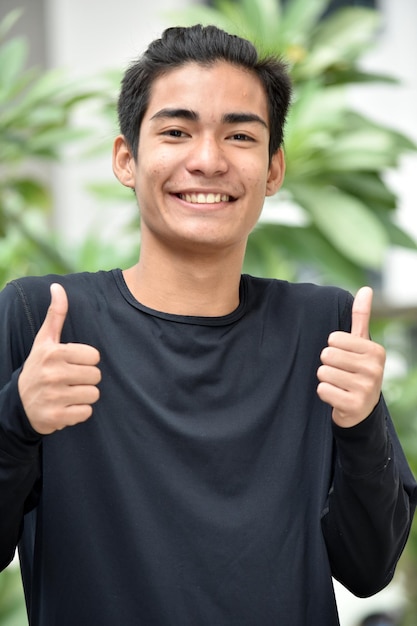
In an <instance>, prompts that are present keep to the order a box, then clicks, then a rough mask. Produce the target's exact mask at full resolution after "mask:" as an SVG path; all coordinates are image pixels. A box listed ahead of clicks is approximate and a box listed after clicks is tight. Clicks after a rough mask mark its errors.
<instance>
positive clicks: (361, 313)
mask: <svg viewBox="0 0 417 626" xmlns="http://www.w3.org/2000/svg"><path fill="white" fill-rule="evenodd" d="M372 296H373V291H372V289H371V287H361V288H360V289H359V291H358V293H357V294H356V296H355V299H354V301H353V306H352V328H351V331H350V332H351V334H352V335H356V336H357V337H363V338H364V339H369V321H370V319H371V310H372Z"/></svg>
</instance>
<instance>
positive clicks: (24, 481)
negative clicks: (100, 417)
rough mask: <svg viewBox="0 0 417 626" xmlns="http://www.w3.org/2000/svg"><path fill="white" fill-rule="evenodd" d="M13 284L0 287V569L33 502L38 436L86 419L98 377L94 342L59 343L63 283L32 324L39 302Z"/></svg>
mask: <svg viewBox="0 0 417 626" xmlns="http://www.w3.org/2000/svg"><path fill="white" fill-rule="evenodd" d="M17 286H18V285H17ZM18 287H19V289H18V290H16V289H15V287H13V286H9V287H7V288H6V289H5V290H4V291H3V292H2V293H1V294H0V310H1V316H0V320H1V322H0V339H1V346H2V359H1V364H0V568H4V567H6V566H7V565H8V563H9V562H10V560H11V559H12V558H13V555H14V551H15V547H16V543H17V542H18V540H19V536H20V533H21V527H22V523H23V515H24V513H25V512H26V511H27V510H29V509H30V508H31V507H33V506H35V505H36V494H37V491H38V485H39V482H40V480H39V479H40V472H41V470H40V465H41V462H40V447H41V441H42V436H44V435H49V434H52V433H53V432H54V431H56V430H61V429H62V428H65V427H66V426H72V425H74V424H78V423H79V422H82V421H85V420H86V419H88V418H89V417H90V415H91V413H92V408H91V404H92V403H94V402H96V400H97V399H98V396H99V391H98V388H97V384H98V383H99V381H100V378H101V374H100V370H99V369H98V368H97V367H96V365H97V363H98V361H99V354H98V352H97V350H96V349H95V348H93V347H92V346H88V345H83V344H77V343H68V344H63V343H61V331H62V328H63V325H64V322H65V319H66V316H67V312H68V301H67V296H66V292H65V290H64V289H63V288H62V287H61V286H60V285H57V284H55V285H53V287H52V289H51V303H50V306H49V309H48V311H47V313H46V316H45V319H44V321H43V323H42V325H41V326H40V328H39V323H35V322H34V319H39V317H40V316H41V317H42V311H44V307H43V305H42V307H41V309H42V311H38V310H36V311H32V310H31V307H30V303H29V301H28V299H27V298H26V296H25V295H24V293H23V291H22V288H21V287H20V286H18ZM36 306H37V305H34V308H36Z"/></svg>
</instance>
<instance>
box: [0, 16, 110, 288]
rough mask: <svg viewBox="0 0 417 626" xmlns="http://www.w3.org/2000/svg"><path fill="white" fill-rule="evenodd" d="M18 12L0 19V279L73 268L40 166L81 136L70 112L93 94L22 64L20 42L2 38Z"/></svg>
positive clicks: (95, 95)
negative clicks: (57, 232)
mask: <svg viewBox="0 0 417 626" xmlns="http://www.w3.org/2000/svg"><path fill="white" fill-rule="evenodd" d="M19 16H20V11H18V10H16V11H13V12H12V13H10V14H9V15H7V16H6V18H4V20H3V21H2V22H1V23H0V145H1V153H2V159H1V164H0V243H1V245H0V285H3V284H4V283H5V282H6V281H7V280H9V279H10V278H11V277H13V276H16V275H25V274H29V273H31V274H39V273H45V272H48V271H56V272H69V271H73V270H74V269H75V265H74V263H73V262H72V261H71V260H70V255H68V254H65V252H63V251H62V250H63V248H64V246H62V245H57V238H56V235H55V234H54V232H53V228H52V225H51V213H52V204H53V199H52V193H51V188H50V184H49V182H48V170H47V168H48V166H49V165H50V164H51V163H54V162H56V161H58V160H60V159H61V156H62V150H63V148H64V147H66V146H69V145H70V144H71V145H72V144H74V143H75V142H77V143H78V144H80V143H81V142H83V141H85V140H86V139H87V137H88V136H89V132H87V131H86V130H84V129H79V128H75V127H74V125H73V124H72V123H71V120H72V115H73V113H74V111H75V110H76V109H77V107H78V106H79V105H80V104H81V103H83V102H86V101H92V100H95V99H99V97H101V96H100V94H99V92H97V91H92V90H91V89H86V88H83V87H80V86H79V85H75V84H74V83H73V82H71V81H69V80H68V78H67V77H66V76H65V74H64V73H62V72H60V71H49V72H44V71H41V70H37V69H35V68H29V69H26V68H25V64H26V60H27V57H28V49H27V41H26V40H25V38H23V37H13V38H10V39H8V38H7V34H8V33H9V31H10V29H11V27H12V25H13V24H14V23H15V22H16V20H17V19H18V18H19ZM103 99H104V98H103Z"/></svg>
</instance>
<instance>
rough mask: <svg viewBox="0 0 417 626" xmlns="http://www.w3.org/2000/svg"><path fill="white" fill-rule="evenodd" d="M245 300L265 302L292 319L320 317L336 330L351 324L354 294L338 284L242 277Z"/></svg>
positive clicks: (314, 319)
mask: <svg viewBox="0 0 417 626" xmlns="http://www.w3.org/2000/svg"><path fill="white" fill-rule="evenodd" d="M244 280H245V284H246V288H247V292H248V300H249V301H250V302H252V305H253V304H254V303H255V302H257V303H259V302H264V303H266V305H267V306H268V307H269V308H271V307H272V309H274V310H276V311H279V312H280V314H281V315H284V316H286V317H291V318H292V319H294V321H295V319H303V320H305V321H306V322H307V323H308V321H309V320H311V322H313V323H316V322H318V321H320V320H322V321H323V322H325V323H326V324H329V325H330V326H332V327H333V328H335V329H343V330H345V329H346V330H347V329H348V328H349V327H350V319H351V310H352V302H353V296H352V294H351V293H350V292H349V291H347V290H345V289H342V288H340V287H335V286H327V285H324V286H323V285H316V284H314V283H292V282H288V281H284V280H278V279H269V278H255V277H252V276H248V275H246V276H244Z"/></svg>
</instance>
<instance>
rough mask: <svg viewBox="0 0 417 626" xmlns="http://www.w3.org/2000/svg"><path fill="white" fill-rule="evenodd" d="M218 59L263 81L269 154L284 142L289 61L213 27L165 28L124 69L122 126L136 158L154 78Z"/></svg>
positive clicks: (120, 104)
mask: <svg viewBox="0 0 417 626" xmlns="http://www.w3.org/2000/svg"><path fill="white" fill-rule="evenodd" d="M219 61H226V62H228V63H231V64H233V65H236V66H238V67H242V68H245V69H247V70H249V71H251V72H253V73H254V75H256V76H257V77H258V79H259V80H260V81H261V83H262V85H263V87H264V90H265V93H266V96H267V102H268V112H269V125H270V129H271V131H270V141H269V157H270V158H271V157H272V155H273V154H274V153H275V152H276V151H277V150H278V148H279V147H280V145H281V144H282V141H283V129H284V125H285V118H286V115H287V111H288V107H289V103H290V98H291V81H290V79H289V77H288V74H287V70H286V66H285V63H283V62H282V61H281V60H280V59H278V58H276V57H272V56H269V57H264V58H261V57H260V56H259V54H258V52H257V50H256V48H255V47H254V46H253V44H251V43H250V42H249V41H247V40H246V39H242V38H241V37H237V36H235V35H230V34H228V33H226V32H225V31H223V30H220V29H219V28H217V27H215V26H205V27H204V26H201V25H196V26H191V27H175V28H168V29H166V30H165V31H164V33H163V34H162V37H161V38H160V39H156V40H155V41H153V42H152V43H151V44H150V45H149V47H148V49H147V50H146V52H145V53H144V54H143V55H142V56H141V57H140V58H139V59H138V60H137V61H136V62H134V63H133V64H132V65H131V66H130V67H129V68H128V70H127V71H126V73H125V76H124V78H123V81H122V89H121V92H120V96H119V102H118V114H119V124H120V132H121V133H122V135H124V137H125V139H126V142H127V143H128V144H129V146H130V148H131V150H132V155H133V157H134V158H135V159H136V157H137V151H138V141H139V132H140V126H141V123H142V119H143V116H144V113H145V111H146V109H147V106H148V103H149V98H150V92H151V88H152V85H153V83H154V81H155V80H156V79H157V78H159V77H160V76H162V75H163V74H166V73H168V72H169V71H171V70H173V69H175V68H178V67H180V66H182V65H185V64H186V63H198V64H201V65H204V66H210V65H212V64H214V63H216V62H219ZM190 87H191V88H192V86H190Z"/></svg>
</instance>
